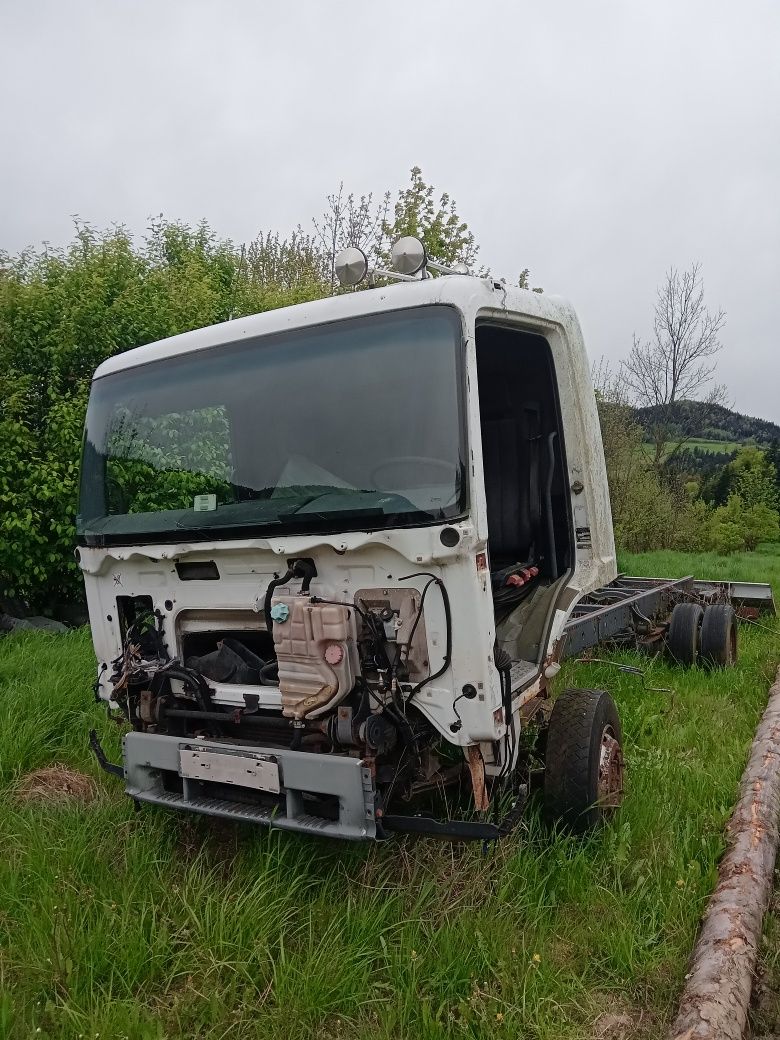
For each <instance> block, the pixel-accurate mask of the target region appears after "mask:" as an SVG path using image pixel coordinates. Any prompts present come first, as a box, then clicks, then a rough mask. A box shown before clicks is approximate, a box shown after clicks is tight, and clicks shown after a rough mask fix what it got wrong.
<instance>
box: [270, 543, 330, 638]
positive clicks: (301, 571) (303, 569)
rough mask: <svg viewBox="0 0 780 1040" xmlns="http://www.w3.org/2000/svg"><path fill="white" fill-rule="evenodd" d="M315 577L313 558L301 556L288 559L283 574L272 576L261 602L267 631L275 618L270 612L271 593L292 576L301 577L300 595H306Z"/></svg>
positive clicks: (271, 627)
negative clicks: (276, 576)
mask: <svg viewBox="0 0 780 1040" xmlns="http://www.w3.org/2000/svg"><path fill="white" fill-rule="evenodd" d="M316 577H317V568H316V566H315V564H314V560H309V559H305V558H301V559H300V560H290V563H289V566H288V567H287V570H286V571H285V573H284V574H282V575H281V577H279V578H274V580H273V581H271V582H269V583H268V588H267V589H266V590H265V600H264V602H263V613H264V615H265V625H266V628H267V629H268V631H269V632H271V631H272V630H273V627H274V621H275V618H274V617H273V614H272V613H271V610H272V604H273V594H274V591H275V590H276V589H278V588H279V587H280V586H282V585H286V584H287V582H288V581H291V580H292V579H293V578H300V579H301V593H302V595H304V596H305V595H308V592H309V586H310V585H311V580H312V578H316Z"/></svg>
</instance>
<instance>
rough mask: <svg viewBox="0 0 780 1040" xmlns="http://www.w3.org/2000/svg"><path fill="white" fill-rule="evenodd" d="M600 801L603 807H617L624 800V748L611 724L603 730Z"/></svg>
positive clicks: (600, 751) (600, 759) (599, 785)
mask: <svg viewBox="0 0 780 1040" xmlns="http://www.w3.org/2000/svg"><path fill="white" fill-rule="evenodd" d="M598 801H599V805H600V806H601V808H602V809H617V808H618V806H619V805H620V803H621V802H622V801H623V749H622V748H621V746H620V741H619V740H618V739H617V737H616V736H615V731H614V730H613V729H612V727H611V726H605V727H604V729H603V730H602V731H601V748H600V750H599V780H598Z"/></svg>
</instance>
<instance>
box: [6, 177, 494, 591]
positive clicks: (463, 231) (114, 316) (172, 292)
mask: <svg viewBox="0 0 780 1040" xmlns="http://www.w3.org/2000/svg"><path fill="white" fill-rule="evenodd" d="M384 199H385V203H384V205H383V206H382V207H380V210H379V211H378V213H377V214H376V215H375V216H374V218H372V219H373V223H374V225H376V226H375V227H373V230H372V227H370V226H369V225H370V223H371V222H370V221H369V222H368V224H366V222H365V221H363V222H362V223H361V222H360V221H357V222H355V219H354V218H355V217H356V215H357V216H359V215H360V213H362V212H363V211H365V213H364V216H368V215H369V208H370V202H371V199H370V196H369V197H368V199H363V200H361V202H360V203H357V204H356V205H355V204H353V199H352V196H349V197H348V201H347V202H346V203H345V205H344V206H341V205H339V206H338V207H337V208H336V209H333V208H331V210H330V211H329V212H328V213H326V214H325V217H324V220H323V222H322V223H321V224H317V223H315V225H314V232H315V233H313V234H312V235H307V234H306V233H304V232H303V231H302V230H301V229H300V228H299V229H298V230H297V231H296V232H295V233H294V234H293V235H291V236H290V237H289V238H286V239H283V238H281V237H280V236H279V235H278V234H267V235H263V234H261V235H260V236H258V238H257V239H256V240H255V241H254V242H252V243H250V244H249V245H247V246H241V247H237V246H235V245H234V244H233V243H232V242H230V241H228V240H220V239H218V238H217V237H216V235H215V234H214V233H213V231H211V229H210V228H209V227H208V225H207V224H206V223H201V224H199V225H197V226H196V227H190V226H188V225H186V224H182V223H177V222H170V221H165V220H163V219H161V218H160V219H156V220H154V221H153V222H152V224H151V226H150V228H149V231H148V234H147V236H146V238H144V239H143V240H142V241H141V242H140V243H138V242H136V241H134V240H133V238H132V237H131V235H130V234H129V233H128V231H127V230H126V229H125V228H123V227H121V226H120V227H116V228H113V229H112V230H110V231H106V232H97V231H95V230H94V229H93V228H91V227H89V226H88V225H86V224H82V223H77V225H76V234H75V237H74V239H73V241H72V242H71V243H70V245H69V246H67V247H66V248H64V249H54V248H51V247H50V246H44V247H43V248H42V249H40V250H38V251H36V250H28V251H25V252H23V253H21V254H20V255H18V256H13V257H12V256H8V255H6V254H3V253H0V444H2V449H3V450H2V452H1V453H0V592H4V593H5V594H8V595H16V596H24V597H27V598H29V599H30V600H31V601H32V603H33V604H34V605H35V606H36V607H37V609H39V610H43V611H46V610H48V609H51V607H52V606H53V604H56V603H62V602H68V601H72V600H78V599H79V598H80V597H81V595H82V585H81V580H80V576H79V573H78V569H77V567H76V564H75V560H74V558H73V547H74V544H75V511H76V500H77V482H78V470H79V458H80V454H81V440H82V429H83V423H84V414H85V410H86V402H87V397H88V393H89V382H90V380H91V378H92V374H93V372H94V371H95V369H96V368H97V366H98V365H99V364H100V363H101V362H102V361H104V360H105V359H106V358H108V357H111V356H112V355H113V354H116V353H119V352H120V351H123V350H127V349H129V348H131V347H136V346H140V345H142V344H144V343H151V342H154V341H155V340H159V339H164V338H165V337H167V336H173V335H176V334H178V333H181V332H186V331H188V330H190V329H195V328H201V327H204V326H207V325H214V324H217V323H219V322H222V321H226V320H228V319H229V318H233V317H240V316H241V315H245V314H257V313H259V312H262V311H267V310H271V309H273V308H275V307H281V306H286V305H289V304H295V303H303V302H305V301H308V300H313V299H316V298H318V297H321V296H324V295H328V294H330V293H331V292H333V291H334V285H333V279H332V272H333V259H334V256H333V250H335V249H336V248H340V247H341V246H342V245H347V244H348V245H361V244H366V243H365V241H364V238H365V235H366V234H368V233H369V232H370V233H371V234H372V235H374V234H375V235H376V236H378V238H377V244H376V250H380V251H381V249H382V248H383V245H382V243H383V242H384V241H385V239H386V238H387V237H388V236H391V237H397V236H398V235H401V234H408V233H412V232H418V233H420V234H421V235H422V237H423V239H424V241H425V244H426V248H427V250H428V253H429V255H430V256H431V257H432V258H433V259H435V260H439V261H440V262H445V263H447V262H448V263H454V262H457V261H460V260H465V261H467V262H469V263H471V262H473V260H474V256H475V254H476V246H475V245H474V239H473V236H472V235H471V233H470V232H469V230H468V227H467V226H466V225H465V224H464V223H463V221H462V220H461V219H460V217H459V216H458V214H457V211H456V208H455V204H454V203H453V201H452V200H451V198H450V197H449V196H448V195H447V194H446V193H445V194H443V195H441V196H440V197H439V198H438V201H437V200H436V199H435V198H434V193H433V189H432V188H431V187H430V186H428V185H426V184H425V182H424V181H423V179H422V176H421V173H420V170H419V169H418V168H417V167H415V168H414V169H413V170H412V177H411V184H410V187H409V188H406V189H402V190H401V191H399V192H398V194H397V203H396V205H395V207H394V208H393V209H392V211H391V210H390V208H389V207H390V194H389V193H388V194H387V195H386V196H384ZM339 200H341V193H340V194H339ZM361 207H362V209H361ZM376 250H375V251H376ZM174 446H175V445H173V442H172V441H171V442H169V443H168V444H167V445H161V450H164V451H170V450H171V449H172V447H174ZM174 455H175V452H174ZM223 457H224V455H223ZM145 461H146V462H148V461H149V460H143V459H136V460H132V459H130V460H128V464H127V465H126V467H125V469H126V472H124V473H123V474H122V476H123V478H124V479H125V481H126V482H127V487H126V491H127V493H128V494H129V495H130V499H131V502H130V507H131V508H133V509H134V510H140V509H143V508H151V507H153V506H155V505H156V504H157V503H156V502H153V501H151V500H150V499H149V498H148V495H147V497H146V498H144V494H145V490H144V481H143V473H142V470H141V469H139V467H142V465H143V463H144V462H145ZM158 462H159V460H158ZM165 468H166V473H167V478H166V479H167V484H166V488H167V491H166V492H165V494H166V501H168V502H179V501H180V500H183V499H186V500H190V501H191V498H192V494H193V493H197V492H198V491H199V490H200V486H199V485H198V482H197V478H196V479H195V480H194V481H193V479H192V475H189V474H187V473H185V472H184V471H183V469H179V468H178V467H177V465H176V463H175V459H172V461H171V464H170V466H168V465H167V464H166V467H165Z"/></svg>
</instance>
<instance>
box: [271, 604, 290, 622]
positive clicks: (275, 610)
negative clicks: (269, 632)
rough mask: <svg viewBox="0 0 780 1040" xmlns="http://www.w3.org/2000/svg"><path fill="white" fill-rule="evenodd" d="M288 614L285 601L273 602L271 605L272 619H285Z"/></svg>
mask: <svg viewBox="0 0 780 1040" xmlns="http://www.w3.org/2000/svg"><path fill="white" fill-rule="evenodd" d="M289 616H290V608H289V607H288V606H287V604H286V603H274V605H273V606H272V607H271V620H272V621H286V620H287V618H288V617H289Z"/></svg>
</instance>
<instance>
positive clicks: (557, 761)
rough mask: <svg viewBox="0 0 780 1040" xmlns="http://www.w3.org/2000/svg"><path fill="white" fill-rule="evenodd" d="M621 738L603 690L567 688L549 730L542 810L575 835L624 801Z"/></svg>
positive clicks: (610, 702) (612, 707)
mask: <svg viewBox="0 0 780 1040" xmlns="http://www.w3.org/2000/svg"><path fill="white" fill-rule="evenodd" d="M622 743H623V735H622V731H621V726H620V717H619V715H618V712H617V708H616V707H615V704H614V702H613V700H612V698H611V697H610V696H609V694H608V693H606V692H605V691H604V690H564V691H563V693H562V694H561V695H560V697H559V698H558V699H557V700H556V702H555V704H554V705H553V710H552V715H551V716H550V725H549V729H548V731H547V752H546V759H545V772H544V807H545V815H546V816H547V818H548V820H550V821H555V820H559V821H561V822H562V823H563V824H564V826H565V827H567V829H569V830H571V831H574V832H575V833H577V834H583V833H585V832H586V831H589V830H593V829H594V828H595V827H597V826H598V825H599V824H600V823H602V822H603V821H604V820H605V819H607V818H608V817H609V816H611V815H612V814H613V813H614V812H615V810H616V809H617V808H618V807H619V805H620V803H621V802H622V800H623V747H622Z"/></svg>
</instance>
